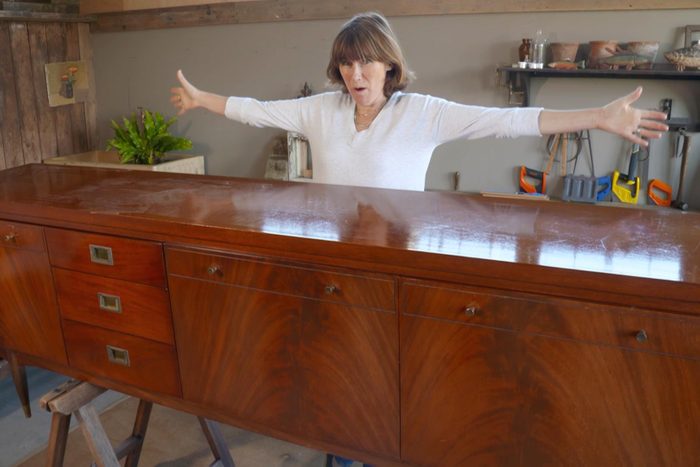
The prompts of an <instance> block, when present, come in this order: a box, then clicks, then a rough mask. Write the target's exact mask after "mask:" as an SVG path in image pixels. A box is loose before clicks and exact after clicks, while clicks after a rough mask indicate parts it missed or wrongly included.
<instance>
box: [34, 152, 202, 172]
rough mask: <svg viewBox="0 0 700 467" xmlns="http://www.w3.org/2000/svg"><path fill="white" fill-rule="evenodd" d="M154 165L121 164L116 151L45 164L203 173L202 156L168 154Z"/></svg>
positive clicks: (63, 157) (61, 158)
mask: <svg viewBox="0 0 700 467" xmlns="http://www.w3.org/2000/svg"><path fill="white" fill-rule="evenodd" d="M162 160H163V161H162V162H161V163H159V164H156V165H144V164H122V163H121V162H119V154H117V153H116V151H90V152H81V153H78V154H70V155H67V156H58V157H51V158H49V159H46V160H45V161H44V163H45V164H59V165H80V166H83V167H104V168H109V169H128V170H151V171H154V172H176V173H188V174H200V175H203V174H204V156H192V155H189V154H168V155H166V156H165V157H164V158H163V159H162Z"/></svg>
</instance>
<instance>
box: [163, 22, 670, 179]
mask: <svg viewBox="0 0 700 467" xmlns="http://www.w3.org/2000/svg"><path fill="white" fill-rule="evenodd" d="M326 73H327V75H328V78H329V79H330V81H331V83H333V84H337V85H339V86H340V87H341V88H342V91H337V92H328V93H323V94H319V95H315V96H310V97H307V98H302V99H290V100H281V101H269V102H261V101H257V100H254V99H250V98H240V97H228V98H227V97H224V96H219V95H216V94H212V93H208V92H205V91H201V90H199V89H197V88H196V87H194V86H193V85H192V84H190V83H189V82H188V81H187V79H185V77H184V75H183V74H182V71H178V73H177V77H178V80H179V81H180V83H181V87H176V88H172V89H171V92H172V97H171V102H172V103H173V105H174V106H175V107H176V108H177V109H178V115H182V114H183V113H185V112H187V111H188V110H191V109H194V108H198V107H202V108H205V109H207V110H210V111H212V112H215V113H218V114H221V115H225V116H226V117H228V118H230V119H232V120H237V121H240V122H243V123H247V124H250V125H253V126H258V127H263V126H271V127H279V128H282V129H284V130H288V131H295V132H298V133H301V134H303V135H305V136H306V137H307V138H308V139H309V142H310V145H311V149H312V153H313V167H314V174H313V178H314V181H317V182H321V183H333V184H342V185H358V186H373V187H383V188H400V189H411V190H423V189H424V185H425V174H426V172H427V169H428V164H429V163H430V159H431V157H432V154H433V150H434V149H435V148H436V147H437V146H439V145H440V144H443V143H446V142H448V141H452V140H455V139H458V138H479V137H484V136H498V137H516V136H527V135H530V136H540V135H548V134H555V133H564V132H574V131H581V130H584V129H593V128H596V129H601V130H605V131H608V132H610V133H615V134H618V135H620V136H622V137H624V138H626V139H628V140H630V141H632V142H634V143H638V144H640V145H642V146H646V145H647V144H648V141H647V140H648V139H653V138H659V137H660V136H661V132H663V131H666V130H667V129H668V127H667V126H666V125H665V124H663V123H662V122H661V120H664V119H665V118H666V115H665V114H663V113H662V112H657V111H649V110H640V109H636V108H634V107H632V104H633V103H634V102H635V101H636V100H637V99H638V98H639V96H640V95H641V93H642V89H641V87H640V88H637V89H636V90H635V91H634V92H632V93H631V94H629V95H627V96H624V97H621V98H619V99H617V100H615V101H613V102H611V103H609V104H608V105H606V106H604V107H600V108H592V109H584V110H571V111H553V110H543V109H540V108H505V109H501V108H486V107H478V106H469V105H462V104H457V103H454V102H449V101H446V100H443V99H439V98H435V97H431V96H426V95H420V94H412V93H404V92H402V90H403V89H405V88H406V86H407V84H408V83H409V81H410V78H411V72H410V71H408V69H407V67H406V63H405V60H404V57H403V54H402V52H401V49H400V47H399V45H398V42H397V40H396V37H395V35H394V33H393V31H392V30H391V27H390V26H389V24H388V22H387V21H386V19H385V18H384V17H383V16H381V15H379V14H377V13H364V14H359V15H357V16H355V17H353V18H352V19H351V20H350V21H349V22H347V23H346V24H345V25H344V26H343V27H342V29H341V30H340V32H339V33H338V35H337V37H336V38H335V40H334V42H333V47H332V50H331V58H330V62H329V64H328V68H327V71H326ZM397 168H400V170H397ZM398 173H401V175H400V176H399V175H397V174H398Z"/></svg>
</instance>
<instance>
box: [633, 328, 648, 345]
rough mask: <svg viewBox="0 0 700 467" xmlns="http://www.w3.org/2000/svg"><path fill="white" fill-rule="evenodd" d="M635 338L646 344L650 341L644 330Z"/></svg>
mask: <svg viewBox="0 0 700 467" xmlns="http://www.w3.org/2000/svg"><path fill="white" fill-rule="evenodd" d="M634 337H635V339H637V342H646V341H648V340H649V336H648V335H647V332H646V331H645V330H644V329H642V330H640V331H639V332H638V333H637V334H636V335H635V336H634Z"/></svg>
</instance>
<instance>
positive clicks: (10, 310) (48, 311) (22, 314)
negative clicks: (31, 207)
mask: <svg viewBox="0 0 700 467" xmlns="http://www.w3.org/2000/svg"><path fill="white" fill-rule="evenodd" d="M2 347H5V348H8V349H11V350H14V351H17V352H22V353H25V354H29V355H33V356H36V357H41V358H45V359H47V360H50V361H52V362H57V363H61V364H66V363H67V360H66V352H65V348H64V344H63V335H62V333H61V323H60V319H59V313H58V305H57V304H56V298H55V292H54V287H53V280H52V278H51V267H50V266H49V260H48V255H47V253H46V246H45V242H44V234H43V229H42V228H41V227H36V226H31V225H25V224H16V223H9V222H4V221H0V348H2Z"/></svg>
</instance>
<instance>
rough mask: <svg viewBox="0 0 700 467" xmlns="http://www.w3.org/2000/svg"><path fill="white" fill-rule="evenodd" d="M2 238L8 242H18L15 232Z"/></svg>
mask: <svg viewBox="0 0 700 467" xmlns="http://www.w3.org/2000/svg"><path fill="white" fill-rule="evenodd" d="M2 239H3V240H4V241H5V242H6V243H17V235H16V234H15V233H14V232H12V233H9V234H5V235H3V236H2Z"/></svg>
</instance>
